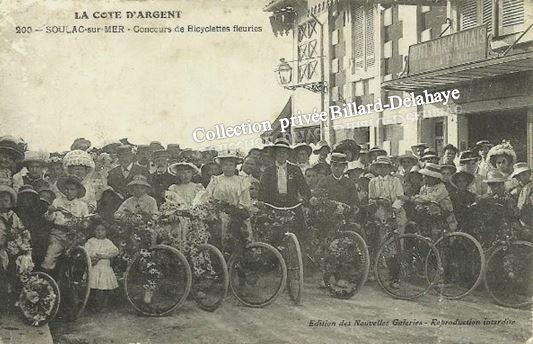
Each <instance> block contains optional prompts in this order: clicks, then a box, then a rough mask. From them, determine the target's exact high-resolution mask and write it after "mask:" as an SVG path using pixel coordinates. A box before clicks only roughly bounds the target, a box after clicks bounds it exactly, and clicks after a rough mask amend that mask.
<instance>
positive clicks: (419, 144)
mask: <svg viewBox="0 0 533 344" xmlns="http://www.w3.org/2000/svg"><path fill="white" fill-rule="evenodd" d="M418 147H424V148H429V146H428V144H427V143H425V142H419V143H417V144H415V145H412V146H411V149H416V148H418Z"/></svg>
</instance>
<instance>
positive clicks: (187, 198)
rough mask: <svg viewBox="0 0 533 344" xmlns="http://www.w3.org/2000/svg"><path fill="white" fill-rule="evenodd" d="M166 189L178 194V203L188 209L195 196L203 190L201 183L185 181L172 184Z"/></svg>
mask: <svg viewBox="0 0 533 344" xmlns="http://www.w3.org/2000/svg"><path fill="white" fill-rule="evenodd" d="M168 191H170V192H173V193H175V194H176V195H178V198H179V200H180V203H182V205H183V206H184V207H185V208H186V209H188V208H191V207H192V206H193V204H194V200H195V198H196V197H197V196H198V195H199V194H201V193H203V192H205V188H204V186H203V185H202V184H196V183H187V184H172V185H170V186H169V187H168Z"/></svg>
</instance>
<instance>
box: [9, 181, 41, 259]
mask: <svg viewBox="0 0 533 344" xmlns="http://www.w3.org/2000/svg"><path fill="white" fill-rule="evenodd" d="M47 209H48V205H46V204H44V203H42V202H41V200H40V199H39V194H38V193H37V191H35V190H34V189H33V187H32V186H31V185H23V186H22V187H21V188H20V190H19V192H18V195H17V209H16V213H17V215H18V216H19V218H20V220H21V221H22V223H23V224H24V227H25V228H26V229H27V230H28V231H29V232H30V235H31V247H32V259H33V262H34V263H35V264H36V265H40V264H41V263H42V261H43V258H44V255H45V253H46V247H47V246H46V244H47V241H48V235H49V226H48V223H47V222H46V220H45V218H44V213H45V212H46V210H47Z"/></svg>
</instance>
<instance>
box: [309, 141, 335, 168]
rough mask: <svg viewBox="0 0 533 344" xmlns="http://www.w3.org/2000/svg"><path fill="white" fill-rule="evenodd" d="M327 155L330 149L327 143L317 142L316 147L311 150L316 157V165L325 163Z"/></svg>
mask: <svg viewBox="0 0 533 344" xmlns="http://www.w3.org/2000/svg"><path fill="white" fill-rule="evenodd" d="M329 153H331V147H330V146H329V144H328V142H327V141H324V140H322V141H319V142H318V143H317V147H316V148H315V149H314V150H313V154H315V155H318V163H321V162H323V163H327V161H326V159H327V158H328V155H329Z"/></svg>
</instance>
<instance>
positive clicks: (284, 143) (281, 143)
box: [265, 137, 292, 151]
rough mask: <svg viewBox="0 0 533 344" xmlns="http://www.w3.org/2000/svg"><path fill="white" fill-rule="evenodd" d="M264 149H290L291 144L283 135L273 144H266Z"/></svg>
mask: <svg viewBox="0 0 533 344" xmlns="http://www.w3.org/2000/svg"><path fill="white" fill-rule="evenodd" d="M265 149H267V150H274V151H275V150H277V149H287V150H289V151H292V148H291V144H290V143H289V141H288V140H287V139H285V138H283V137H280V138H279V139H277V140H276V141H275V142H274V144H271V145H269V146H266V147H265Z"/></svg>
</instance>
